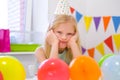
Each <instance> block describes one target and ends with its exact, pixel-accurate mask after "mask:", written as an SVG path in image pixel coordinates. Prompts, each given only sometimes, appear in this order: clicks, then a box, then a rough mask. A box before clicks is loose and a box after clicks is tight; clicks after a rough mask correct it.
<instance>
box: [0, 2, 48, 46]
mask: <svg viewBox="0 0 120 80" xmlns="http://www.w3.org/2000/svg"><path fill="white" fill-rule="evenodd" d="M47 6H48V0H1V1H0V11H1V13H2V14H0V17H2V18H1V19H0V22H1V23H2V24H0V28H9V29H10V39H11V43H18V44H19V43H20V44H21V43H43V42H44V34H45V31H46V28H47V26H48V16H47V15H48V7H47ZM43 7H44V10H43Z"/></svg>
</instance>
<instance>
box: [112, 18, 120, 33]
mask: <svg viewBox="0 0 120 80" xmlns="http://www.w3.org/2000/svg"><path fill="white" fill-rule="evenodd" d="M112 20H113V24H114V28H115V32H117V30H118V27H119V25H120V16H113V17H112Z"/></svg>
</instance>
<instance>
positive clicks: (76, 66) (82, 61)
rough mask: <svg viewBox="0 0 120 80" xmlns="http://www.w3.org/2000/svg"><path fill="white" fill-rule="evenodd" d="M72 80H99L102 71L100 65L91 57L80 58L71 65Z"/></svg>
mask: <svg viewBox="0 0 120 80" xmlns="http://www.w3.org/2000/svg"><path fill="white" fill-rule="evenodd" d="M69 67H70V77H71V80H99V79H100V78H101V70H100V68H99V66H98V63H97V62H96V61H95V60H94V59H93V58H91V57H89V56H84V55H82V56H79V57H77V58H75V59H74V60H73V61H72V62H71V63H70V66H69Z"/></svg>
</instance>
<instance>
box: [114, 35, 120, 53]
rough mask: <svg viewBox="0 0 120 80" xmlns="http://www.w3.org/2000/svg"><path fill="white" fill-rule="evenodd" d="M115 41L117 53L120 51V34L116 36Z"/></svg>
mask: <svg viewBox="0 0 120 80" xmlns="http://www.w3.org/2000/svg"><path fill="white" fill-rule="evenodd" d="M113 40H114V43H115V46H116V48H117V51H119V50H120V34H114V35H113Z"/></svg>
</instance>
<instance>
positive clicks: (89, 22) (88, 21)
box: [84, 16, 92, 32]
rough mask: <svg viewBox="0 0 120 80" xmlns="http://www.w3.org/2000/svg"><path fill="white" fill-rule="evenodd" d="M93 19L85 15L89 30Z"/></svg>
mask: <svg viewBox="0 0 120 80" xmlns="http://www.w3.org/2000/svg"><path fill="white" fill-rule="evenodd" d="M91 21H92V17H88V16H84V22H85V27H86V31H87V32H88V30H89V28H90V24H91Z"/></svg>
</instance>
